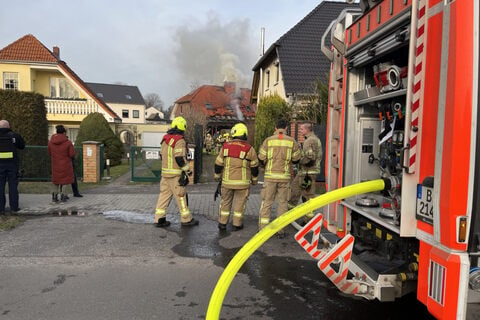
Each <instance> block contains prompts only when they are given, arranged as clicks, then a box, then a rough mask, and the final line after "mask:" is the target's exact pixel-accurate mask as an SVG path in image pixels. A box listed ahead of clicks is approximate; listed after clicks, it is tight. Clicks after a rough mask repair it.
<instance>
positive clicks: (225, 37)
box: [174, 12, 258, 88]
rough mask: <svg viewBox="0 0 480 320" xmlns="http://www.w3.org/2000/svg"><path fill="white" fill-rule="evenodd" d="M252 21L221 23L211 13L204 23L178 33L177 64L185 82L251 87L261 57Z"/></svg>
mask: <svg viewBox="0 0 480 320" xmlns="http://www.w3.org/2000/svg"><path fill="white" fill-rule="evenodd" d="M250 29H251V28H250V22H249V20H248V19H242V20H240V19H234V20H231V21H228V22H222V21H220V18H219V17H218V15H216V14H215V13H213V12H210V13H209V15H208V19H207V21H206V22H205V23H204V24H200V23H195V22H193V21H192V23H190V24H189V25H184V26H181V27H179V28H178V29H177V30H176V32H175V37H174V39H175V41H176V45H177V48H176V54H175V57H176V64H177V67H178V68H179V70H180V72H181V74H182V77H183V79H184V81H185V83H199V84H201V85H203V84H215V85H223V82H224V81H232V82H236V84H237V87H247V88H249V87H250V86H251V81H252V80H251V79H252V76H253V74H252V71H251V68H252V66H253V64H254V63H255V62H256V59H257V58H258V57H257V56H256V54H255V53H256V52H257V50H255V48H256V47H255V44H253V43H254V41H253V37H252V36H251V30H250Z"/></svg>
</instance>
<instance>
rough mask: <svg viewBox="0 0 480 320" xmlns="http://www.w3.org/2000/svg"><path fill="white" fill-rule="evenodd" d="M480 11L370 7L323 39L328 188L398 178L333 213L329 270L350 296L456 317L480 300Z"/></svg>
mask: <svg viewBox="0 0 480 320" xmlns="http://www.w3.org/2000/svg"><path fill="white" fill-rule="evenodd" d="M479 11H480V3H479V1H477V0H383V1H382V0H376V1H374V0H361V1H360V9H359V10H350V11H349V10H346V11H344V12H342V14H341V15H340V17H339V18H338V19H337V20H335V21H334V22H332V24H331V27H330V29H329V31H328V34H326V35H325V36H324V39H325V38H326V37H327V36H328V37H331V43H332V46H331V48H330V47H325V46H324V47H323V48H322V51H323V52H324V53H325V54H326V55H327V57H329V59H330V60H331V61H332V68H331V73H330V85H329V88H330V93H329V108H328V124H327V141H326V146H325V149H326V150H325V151H326V152H325V163H326V170H325V172H326V177H327V180H326V183H327V190H334V189H337V188H341V187H343V186H347V185H352V184H355V183H359V182H362V181H367V180H374V179H379V178H386V179H390V180H391V181H392V183H393V187H392V189H391V190H389V191H388V192H381V193H371V194H367V195H362V196H358V197H356V198H355V199H352V198H348V199H343V200H342V201H339V202H338V203H333V204H331V205H329V206H328V207H326V208H324V212H323V222H321V224H323V227H324V229H323V230H325V229H326V230H328V231H326V232H324V231H322V234H321V237H322V239H323V242H324V244H325V247H324V248H323V249H322V250H323V253H322V254H320V255H319V258H320V257H322V256H323V257H322V259H323V260H321V261H320V262H319V268H320V269H321V270H322V271H323V272H324V273H325V274H326V275H327V276H328V277H329V278H330V279H331V280H332V281H333V282H334V283H335V284H336V285H337V287H338V288H339V289H340V290H342V291H343V292H345V293H348V294H353V295H358V296H362V297H365V298H367V299H378V300H381V301H392V300H394V299H395V298H398V297H400V296H403V295H405V294H407V293H410V292H413V291H416V294H417V298H418V300H419V301H421V302H422V303H423V304H425V305H426V306H427V308H428V310H429V312H430V313H431V314H432V315H434V316H435V317H437V318H445V319H464V318H466V317H467V305H468V303H470V302H472V303H479V302H480V293H479V291H480V268H479V266H480V265H479V255H480V157H479V156H480V139H479V134H480V130H478V124H479V117H480V114H479V112H478V106H479V101H478V90H479V82H478V78H479V74H480V68H479V63H478V62H479V58H478V57H479V50H480V49H479V40H480V34H479V31H480V19H479V17H480V13H479ZM330 30H331V34H330ZM322 42H323V43H324V42H325V41H322ZM315 224H317V226H318V221H314V222H311V223H309V224H308V225H307V226H306V227H305V228H306V229H304V231H303V233H302V236H303V235H305V234H306V232H307V231H313V230H314V228H315ZM314 236H315V234H314ZM297 240H298V239H297ZM303 241H304V243H306V242H307V241H305V239H303ZM299 242H300V241H299ZM325 253H327V255H328V259H325V255H324V254H325ZM315 258H316V259H319V258H317V257H315ZM347 273H348V276H346V275H347ZM342 275H344V276H342Z"/></svg>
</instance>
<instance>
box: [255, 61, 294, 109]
mask: <svg viewBox="0 0 480 320" xmlns="http://www.w3.org/2000/svg"><path fill="white" fill-rule="evenodd" d="M277 69H279V72H280V74H279V79H278V81H277V80H276V75H277ZM268 70H270V84H269V85H268V84H267V71H268ZM262 80H263V83H262V86H260V88H259V91H261V92H260V93H261V94H259V95H258V96H259V98H260V100H261V97H265V96H273V95H275V94H277V95H279V96H280V97H282V98H283V99H285V101H287V102H288V99H287V95H286V93H285V84H284V82H283V77H282V68H281V65H277V66H276V65H275V64H274V63H273V61H272V63H270V64H269V65H267V66H266V67H265V68H264V69H263V70H262Z"/></svg>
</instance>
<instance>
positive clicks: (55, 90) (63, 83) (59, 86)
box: [50, 78, 78, 99]
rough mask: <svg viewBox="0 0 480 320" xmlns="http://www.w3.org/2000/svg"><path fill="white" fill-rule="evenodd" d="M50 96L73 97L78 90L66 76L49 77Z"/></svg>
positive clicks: (76, 96)
mask: <svg viewBox="0 0 480 320" xmlns="http://www.w3.org/2000/svg"><path fill="white" fill-rule="evenodd" d="M50 97H52V98H67V99H75V98H78V91H77V90H76V89H75V88H74V87H73V86H72V85H71V84H70V82H68V80H67V79H66V78H50Z"/></svg>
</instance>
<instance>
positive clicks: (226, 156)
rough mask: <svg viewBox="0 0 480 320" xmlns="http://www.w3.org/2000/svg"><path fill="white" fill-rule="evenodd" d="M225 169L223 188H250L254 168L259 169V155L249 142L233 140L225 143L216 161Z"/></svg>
mask: <svg viewBox="0 0 480 320" xmlns="http://www.w3.org/2000/svg"><path fill="white" fill-rule="evenodd" d="M215 164H216V165H217V166H220V167H223V173H222V186H224V187H226V188H231V189H245V188H248V187H249V186H250V180H251V179H252V170H251V169H252V168H254V167H258V158H257V153H256V151H255V149H254V148H252V146H251V145H250V144H248V143H247V142H245V141H243V140H240V139H233V140H232V141H230V142H225V143H224V145H223V148H222V150H221V151H220V153H219V154H218V156H217V158H216V159H215Z"/></svg>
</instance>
